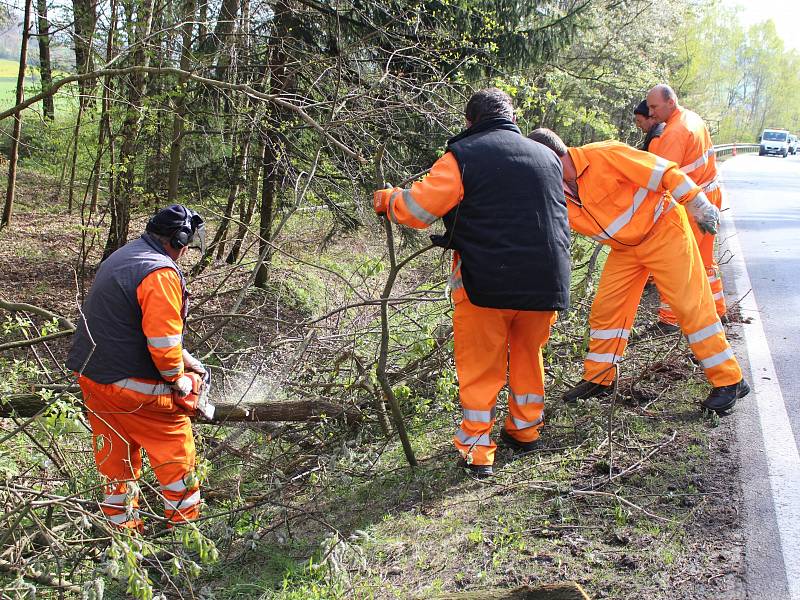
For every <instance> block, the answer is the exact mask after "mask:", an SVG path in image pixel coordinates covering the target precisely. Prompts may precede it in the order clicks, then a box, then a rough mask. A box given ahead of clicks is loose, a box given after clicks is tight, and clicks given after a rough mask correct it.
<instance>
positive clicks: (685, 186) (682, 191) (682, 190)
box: [672, 175, 694, 200]
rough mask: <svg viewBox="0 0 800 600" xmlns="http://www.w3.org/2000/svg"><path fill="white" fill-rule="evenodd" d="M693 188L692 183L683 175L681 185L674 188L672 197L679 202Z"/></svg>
mask: <svg viewBox="0 0 800 600" xmlns="http://www.w3.org/2000/svg"><path fill="white" fill-rule="evenodd" d="M693 187H694V181H692V180H691V179H689V178H688V177H687V176H686V175H684V176H683V183H682V184H680V185H679V186H678V187H676V188H675V189H674V190H672V196H673V197H674V198H677V199H678V200H680V199H681V198H683V197H684V196H685V195H686V194H688V193H689V192H691V191H692V188H693Z"/></svg>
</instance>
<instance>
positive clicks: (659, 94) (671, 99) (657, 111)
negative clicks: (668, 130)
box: [647, 83, 678, 123]
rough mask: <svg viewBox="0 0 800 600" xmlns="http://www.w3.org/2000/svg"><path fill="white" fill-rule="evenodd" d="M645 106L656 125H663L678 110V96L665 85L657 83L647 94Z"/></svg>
mask: <svg viewBox="0 0 800 600" xmlns="http://www.w3.org/2000/svg"><path fill="white" fill-rule="evenodd" d="M647 106H648V108H649V109H650V116H651V117H652V118H653V119H655V120H656V121H657V122H658V123H663V122H664V121H666V120H667V119H669V118H670V117H671V116H672V113H673V112H675V109H676V108H678V95H677V94H676V93H675V90H673V89H672V88H671V87H670V86H668V85H667V84H666V83H659V84H658V85H656V86H653V87H652V88H651V89H650V91H649V92H647Z"/></svg>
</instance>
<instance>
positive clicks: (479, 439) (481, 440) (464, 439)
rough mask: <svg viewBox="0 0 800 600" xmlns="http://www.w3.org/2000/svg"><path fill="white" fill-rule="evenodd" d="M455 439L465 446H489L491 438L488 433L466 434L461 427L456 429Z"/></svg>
mask: <svg viewBox="0 0 800 600" xmlns="http://www.w3.org/2000/svg"><path fill="white" fill-rule="evenodd" d="M456 439H457V440H458V441H459V442H461V443H462V444H464V445H467V446H491V445H492V439H491V438H490V437H489V434H488V433H483V434H481V435H467V433H466V432H465V431H464V430H463V429H459V430H457V431H456Z"/></svg>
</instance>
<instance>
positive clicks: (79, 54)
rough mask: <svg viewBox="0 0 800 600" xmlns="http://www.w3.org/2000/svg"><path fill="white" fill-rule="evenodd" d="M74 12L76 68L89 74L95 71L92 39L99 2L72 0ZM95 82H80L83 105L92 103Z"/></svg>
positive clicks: (79, 87) (79, 89)
mask: <svg viewBox="0 0 800 600" xmlns="http://www.w3.org/2000/svg"><path fill="white" fill-rule="evenodd" d="M72 12H73V15H74V17H75V35H74V38H73V45H74V48H75V68H76V69H77V71H78V73H79V74H80V73H89V72H90V71H92V70H93V69H94V61H93V60H92V52H91V48H92V38H93V37H94V28H95V26H96V24H97V0H72ZM94 86H95V82H94V80H86V81H80V82H78V91H79V92H80V100H79V102H80V103H81V104H85V103H90V104H91V96H92V92H93V90H94Z"/></svg>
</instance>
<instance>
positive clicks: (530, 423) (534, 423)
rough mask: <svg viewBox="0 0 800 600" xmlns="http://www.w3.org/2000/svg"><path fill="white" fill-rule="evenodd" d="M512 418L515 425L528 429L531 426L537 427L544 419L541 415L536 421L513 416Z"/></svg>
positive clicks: (518, 427)
mask: <svg viewBox="0 0 800 600" xmlns="http://www.w3.org/2000/svg"><path fill="white" fill-rule="evenodd" d="M511 420H512V421H513V422H514V425H516V426H517V429H528V428H529V427H536V426H537V425H538V424H539V423H541V422H542V421H543V418H542V417H539V418H538V419H536V420H535V421H523V420H522V419H518V418H516V417H511Z"/></svg>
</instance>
